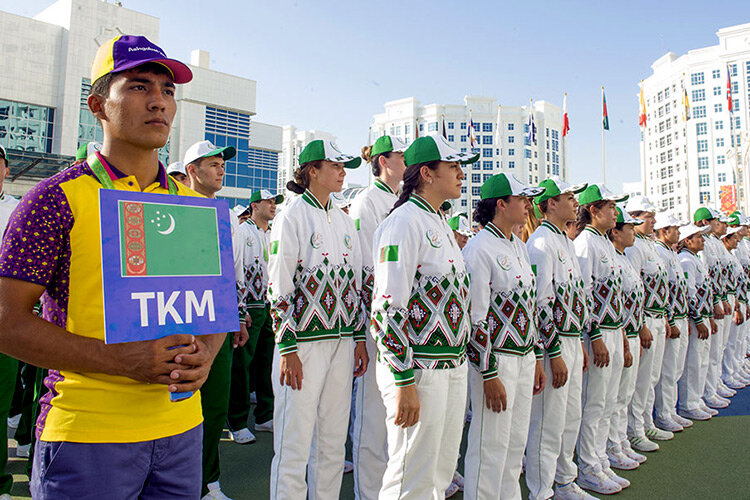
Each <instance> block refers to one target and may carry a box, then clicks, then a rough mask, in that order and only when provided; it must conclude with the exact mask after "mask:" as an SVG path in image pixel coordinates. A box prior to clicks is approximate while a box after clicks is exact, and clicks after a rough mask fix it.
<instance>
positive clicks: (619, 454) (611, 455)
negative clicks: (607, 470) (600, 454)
mask: <svg viewBox="0 0 750 500" xmlns="http://www.w3.org/2000/svg"><path fill="white" fill-rule="evenodd" d="M607 459H608V460H609V466H610V467H612V468H613V469H619V470H633V469H637V468H638V466H639V465H641V464H640V462H636V461H635V460H633V459H632V458H629V457H628V456H627V455H626V454H625V452H623V451H622V450H616V449H614V448H610V449H608V450H607Z"/></svg>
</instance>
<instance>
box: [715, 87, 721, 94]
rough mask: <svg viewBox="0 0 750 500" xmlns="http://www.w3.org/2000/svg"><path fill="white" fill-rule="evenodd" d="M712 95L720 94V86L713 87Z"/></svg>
mask: <svg viewBox="0 0 750 500" xmlns="http://www.w3.org/2000/svg"><path fill="white" fill-rule="evenodd" d="M714 95H721V87H714Z"/></svg>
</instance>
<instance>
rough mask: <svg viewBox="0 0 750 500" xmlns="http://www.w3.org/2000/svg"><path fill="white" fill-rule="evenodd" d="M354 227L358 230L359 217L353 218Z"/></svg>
mask: <svg viewBox="0 0 750 500" xmlns="http://www.w3.org/2000/svg"><path fill="white" fill-rule="evenodd" d="M354 227H355V228H357V231H359V219H354Z"/></svg>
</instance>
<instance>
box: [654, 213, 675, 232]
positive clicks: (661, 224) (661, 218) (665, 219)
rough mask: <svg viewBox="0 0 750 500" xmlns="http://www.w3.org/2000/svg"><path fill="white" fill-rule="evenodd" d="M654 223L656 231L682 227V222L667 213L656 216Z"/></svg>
mask: <svg viewBox="0 0 750 500" xmlns="http://www.w3.org/2000/svg"><path fill="white" fill-rule="evenodd" d="M655 219H656V220H655V222H654V231H656V230H657V229H664V228H667V227H680V226H681V224H680V221H679V220H677V218H676V217H675V216H674V215H672V214H669V213H667V212H659V213H657V214H656V217H655Z"/></svg>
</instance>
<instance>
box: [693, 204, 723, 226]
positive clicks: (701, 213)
mask: <svg viewBox="0 0 750 500" xmlns="http://www.w3.org/2000/svg"><path fill="white" fill-rule="evenodd" d="M711 219H719V221H721V222H726V223H729V221H730V219H729V217H726V216H725V215H724V214H723V213H721V212H719V211H718V210H715V209H713V208H708V207H700V208H699V209H698V210H696V211H695V213H694V214H693V222H700V221H702V220H711Z"/></svg>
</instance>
